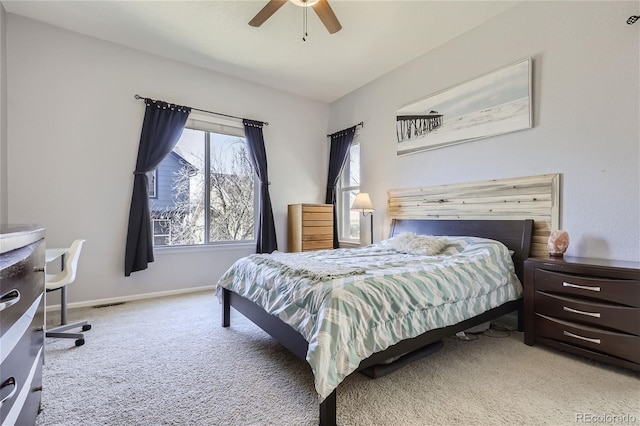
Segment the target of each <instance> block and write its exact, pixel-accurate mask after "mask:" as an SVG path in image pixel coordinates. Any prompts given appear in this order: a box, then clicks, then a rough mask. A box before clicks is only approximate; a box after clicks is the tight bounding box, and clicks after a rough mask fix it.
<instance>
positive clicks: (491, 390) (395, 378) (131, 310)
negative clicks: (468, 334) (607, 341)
mask: <svg viewBox="0 0 640 426" xmlns="http://www.w3.org/2000/svg"><path fill="white" fill-rule="evenodd" d="M220 311H221V309H220V305H219V304H218V301H217V299H216V298H215V297H214V295H213V294H212V293H211V292H206V293H195V294H190V295H184V296H176V297H167V298H159V299H154V300H145V301H139V302H128V303H126V304H123V305H118V306H110V307H106V308H97V309H96V308H92V309H80V310H74V311H71V312H70V313H69V317H70V320H75V319H82V318H88V319H90V320H91V323H92V324H93V329H92V330H91V331H89V332H87V335H86V344H85V345H84V346H81V347H75V346H74V345H73V341H72V340H66V339H47V345H46V351H45V354H46V362H45V367H44V392H43V408H44V411H43V412H42V413H41V414H40V415H39V416H38V420H37V425H40V426H41V425H64V426H73V425H83V426H84V425H113V426H122V425H314V424H317V422H318V405H317V400H316V397H315V391H314V388H313V377H312V374H311V371H310V369H309V367H308V366H307V364H306V363H304V362H302V361H300V360H298V359H297V358H295V357H294V356H293V355H291V354H290V353H289V352H288V351H287V350H286V349H284V348H283V347H281V346H280V345H278V344H277V343H275V342H274V340H273V339H271V338H270V337H269V336H268V335H267V334H266V333H264V332H263V331H262V330H260V329H259V328H258V327H256V326H255V325H253V324H252V323H251V322H249V321H248V320H246V319H245V318H244V317H242V316H241V315H240V314H238V313H237V312H235V311H233V310H232V315H231V327H230V328H227V329H224V328H222V327H221V326H220ZM55 314H56V313H52V314H50V315H48V320H49V321H54V320H55V319H56V318H55V317H56V315H55ZM639 377H640V375H638V374H637V373H634V372H631V371H628V370H624V369H620V368H614V367H610V366H606V365H603V364H598V363H595V362H591V361H588V360H585V359H583V358H579V357H575V356H571V355H568V354H565V353H562V352H558V351H555V350H552V349H548V348H544V347H542V346H535V347H529V346H526V345H525V344H524V343H522V334H521V333H515V332H514V333H511V335H510V336H509V337H506V338H495V337H486V336H481V337H480V338H479V339H477V340H473V341H469V342H465V341H459V340H455V339H446V341H445V346H444V348H443V349H442V350H441V351H439V352H437V353H435V354H434V355H432V356H430V357H428V358H425V359H422V360H420V361H417V362H414V363H413V364H411V365H409V366H407V367H405V368H403V369H402V370H400V371H397V372H395V373H393V374H391V375H389V376H386V377H383V378H380V379H377V380H370V379H368V378H367V377H365V376H363V375H361V374H354V375H352V376H350V377H348V378H347V379H346V381H345V382H343V383H342V384H341V385H340V387H339V388H338V394H337V397H338V423H339V424H340V425H455V424H460V425H503V424H504V425H516V424H517V425H545V424H547V425H575V424H581V423H583V424H584V423H590V424H594V423H601V424H602V423H607V424H611V423H614V424H615V423H617V424H625V422H624V421H621V420H625V419H626V420H627V422H626V423H634V421H633V420H635V423H640V402H639V401H640V381H639V380H638V379H639ZM589 416H592V417H589ZM593 416H599V418H598V417H593ZM607 416H608V417H607ZM611 416H626V417H615V418H614V417H611ZM588 418H589V419H590V421H589V422H587V421H586V420H587V419H588ZM581 420H584V421H581ZM594 420H602V421H601V422H595V421H594ZM611 420H613V421H611ZM616 420H618V421H617V422H616Z"/></svg>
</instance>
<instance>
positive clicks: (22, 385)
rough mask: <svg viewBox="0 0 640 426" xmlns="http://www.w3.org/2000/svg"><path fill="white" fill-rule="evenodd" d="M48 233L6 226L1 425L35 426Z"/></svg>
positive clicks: (0, 254)
mask: <svg viewBox="0 0 640 426" xmlns="http://www.w3.org/2000/svg"><path fill="white" fill-rule="evenodd" d="M44 263H45V244H44V229H42V228H40V227H37V226H11V225H2V226H0V316H1V317H2V321H1V323H0V346H1V348H2V349H1V350H0V401H2V404H1V406H0V424H2V425H29V424H34V423H35V421H36V416H37V415H38V411H39V410H40V401H41V396H42V364H43V360H44V303H45V297H44Z"/></svg>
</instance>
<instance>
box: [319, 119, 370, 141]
mask: <svg viewBox="0 0 640 426" xmlns="http://www.w3.org/2000/svg"><path fill="white" fill-rule="evenodd" d="M358 126H360V127H364V121H361V122H359V123H358V124H356V127H358ZM345 130H346V129H345ZM342 131H343V130H340V131H337V132H336V133H340V132H342ZM336 133H331V134H330V135H327V137H328V138H330V137H331V136H333V135H335V134H336Z"/></svg>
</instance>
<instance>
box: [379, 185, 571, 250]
mask: <svg viewBox="0 0 640 426" xmlns="http://www.w3.org/2000/svg"><path fill="white" fill-rule="evenodd" d="M387 199H388V201H387V203H388V206H387V208H388V209H387V218H388V219H389V220H390V221H391V220H393V219H437V220H460V219H466V220H520V219H533V220H534V227H533V228H534V229H533V239H532V244H531V255H533V256H546V255H548V254H549V252H548V250H547V239H548V238H549V234H550V232H551V230H552V229H558V228H559V225H560V174H557V173H556V174H545V175H538V176H527V177H517V178H508V179H493V180H487V181H479V182H468V183H458V184H450V185H438V186H428V187H419V188H404V189H391V190H389V191H388V192H387Z"/></svg>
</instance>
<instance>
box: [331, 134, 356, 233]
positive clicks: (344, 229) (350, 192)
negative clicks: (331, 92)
mask: <svg viewBox="0 0 640 426" xmlns="http://www.w3.org/2000/svg"><path fill="white" fill-rule="evenodd" d="M336 190H337V194H336V200H337V202H336V209H337V217H338V239H339V240H340V241H352V242H359V241H360V213H359V212H357V211H352V210H351V204H353V201H354V200H355V198H356V195H357V194H358V193H359V192H360V143H359V142H358V136H357V134H356V136H355V137H354V138H353V142H352V144H351V148H350V149H349V154H348V157H347V160H346V161H345V165H344V168H343V169H342V173H341V174H340V177H339V178H338V185H337V188H336Z"/></svg>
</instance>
